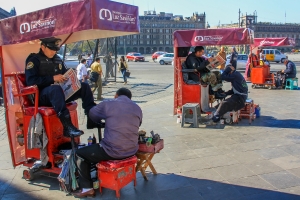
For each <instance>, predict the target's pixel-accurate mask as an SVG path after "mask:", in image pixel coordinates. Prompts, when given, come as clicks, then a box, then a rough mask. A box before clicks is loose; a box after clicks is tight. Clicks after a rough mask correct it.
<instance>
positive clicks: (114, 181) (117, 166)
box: [97, 156, 137, 198]
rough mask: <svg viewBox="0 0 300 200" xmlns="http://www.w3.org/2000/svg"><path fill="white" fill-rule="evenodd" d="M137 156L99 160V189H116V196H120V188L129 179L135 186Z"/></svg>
mask: <svg viewBox="0 0 300 200" xmlns="http://www.w3.org/2000/svg"><path fill="white" fill-rule="evenodd" d="M136 163H137V157H136V156H132V157H129V158H126V159H123V160H108V161H101V162H100V163H98V164H97V169H98V179H99V189H100V193H102V187H104V188H109V189H112V190H115V191H116V197H117V198H120V189H122V188H123V187H124V186H126V185H127V184H128V183H130V182H131V181H134V186H136V173H135V165H136Z"/></svg>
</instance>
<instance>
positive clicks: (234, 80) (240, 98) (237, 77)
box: [212, 64, 248, 122]
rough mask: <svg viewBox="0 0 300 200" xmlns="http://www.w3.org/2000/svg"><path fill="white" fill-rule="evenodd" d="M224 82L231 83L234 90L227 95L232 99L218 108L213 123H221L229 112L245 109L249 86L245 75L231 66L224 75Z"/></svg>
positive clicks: (223, 102) (228, 99) (225, 101)
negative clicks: (222, 118)
mask: <svg viewBox="0 0 300 200" xmlns="http://www.w3.org/2000/svg"><path fill="white" fill-rule="evenodd" d="M222 80H224V81H227V82H230V83H231V86H232V89H231V90H229V91H227V92H225V94H226V95H231V97H229V98H227V99H225V100H223V101H221V103H220V104H219V105H217V106H216V108H217V111H216V112H215V113H214V116H213V118H212V120H213V122H218V121H220V118H221V117H222V116H223V115H224V114H225V113H227V112H230V111H233V110H234V111H237V110H240V109H241V108H243V107H244V106H245V102H246V99H247V96H248V86H247V83H246V81H245V79H244V77H243V75H242V74H241V73H240V72H238V71H236V70H235V68H234V67H233V66H232V65H231V64H229V65H227V67H226V69H225V71H224V72H223V73H222Z"/></svg>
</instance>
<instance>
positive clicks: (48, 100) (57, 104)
mask: <svg viewBox="0 0 300 200" xmlns="http://www.w3.org/2000/svg"><path fill="white" fill-rule="evenodd" d="M40 40H41V47H40V51H39V52H38V53H31V54H30V55H29V56H28V57H27V59H26V67H25V75H26V84H27V86H32V85H37V86H38V88H39V106H51V107H53V109H54V110H55V112H56V113H57V116H58V118H59V119H60V121H61V123H62V125H63V127H64V133H63V134H64V136H66V137H70V136H74V137H76V136H80V135H82V134H83V131H81V130H78V129H77V128H76V127H75V126H74V125H73V124H72V121H71V117H70V113H69V110H68V109H67V108H66V97H65V94H64V90H65V91H67V90H68V88H65V89H64V90H63V89H62V87H61V86H60V85H59V84H55V83H63V82H66V81H67V78H66V76H64V75H63V74H65V73H66V72H67V68H66V66H65V64H64V62H63V61H62V60H61V59H60V58H59V56H57V55H56V52H57V51H58V50H59V49H60V42H61V39H59V38H54V37H51V38H44V39H40ZM70 87H71V86H70ZM78 98H81V99H82V107H83V109H84V110H85V114H88V112H89V110H90V109H91V108H92V107H93V106H95V105H96V104H95V103H94V98H93V94H92V91H91V88H90V86H89V85H88V84H87V83H81V87H80V89H79V90H78V91H77V92H75V93H74V94H73V95H72V96H71V97H69V98H68V100H67V102H70V101H74V100H76V99H78ZM88 122H90V121H89V120H88ZM88 125H89V124H88ZM88 125H87V126H88Z"/></svg>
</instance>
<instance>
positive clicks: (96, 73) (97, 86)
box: [90, 58, 103, 100]
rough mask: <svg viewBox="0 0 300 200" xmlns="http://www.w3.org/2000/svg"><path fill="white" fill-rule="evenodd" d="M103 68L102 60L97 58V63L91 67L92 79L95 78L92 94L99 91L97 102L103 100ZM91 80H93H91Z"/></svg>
mask: <svg viewBox="0 0 300 200" xmlns="http://www.w3.org/2000/svg"><path fill="white" fill-rule="evenodd" d="M101 75H103V73H102V66H101V64H100V58H96V60H95V62H94V63H93V64H92V65H91V78H95V79H94V80H93V81H94V82H93V87H92V93H93V94H94V92H95V91H96V90H97V91H98V94H97V100H103V98H102V79H101ZM96 77H97V78H96ZM90 80H91V79H90Z"/></svg>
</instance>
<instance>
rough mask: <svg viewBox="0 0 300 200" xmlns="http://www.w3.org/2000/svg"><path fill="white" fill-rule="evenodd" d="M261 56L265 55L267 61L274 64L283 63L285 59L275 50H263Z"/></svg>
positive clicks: (284, 56) (283, 55)
mask: <svg viewBox="0 0 300 200" xmlns="http://www.w3.org/2000/svg"><path fill="white" fill-rule="evenodd" d="M263 54H264V55H265V57H266V59H267V60H268V61H272V62H276V63H279V62H281V63H283V61H284V60H285V59H286V55H285V54H283V53H281V52H280V51H279V50H277V49H263Z"/></svg>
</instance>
